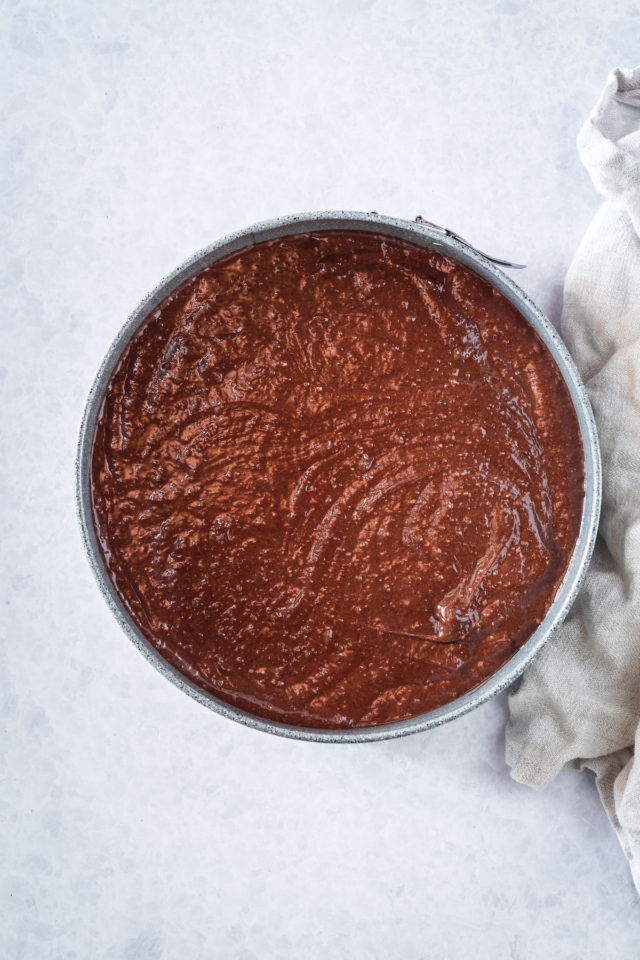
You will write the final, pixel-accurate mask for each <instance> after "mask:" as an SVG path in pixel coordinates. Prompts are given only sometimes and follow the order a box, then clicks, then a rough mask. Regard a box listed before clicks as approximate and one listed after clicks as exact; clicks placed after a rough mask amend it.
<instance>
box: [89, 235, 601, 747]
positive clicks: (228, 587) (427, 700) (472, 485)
mask: <svg viewBox="0 0 640 960" xmlns="http://www.w3.org/2000/svg"><path fill="white" fill-rule="evenodd" d="M583 481H584V476H583V458H582V449H581V442H580V436H579V431H578V424H577V421H576V416H575V413H574V411H573V407H572V404H571V402H570V398H569V395H568V391H567V389H566V387H565V385H564V382H563V380H562V378H561V376H560V374H559V372H558V370H557V368H556V366H555V364H554V362H553V360H552V358H551V356H550V355H549V353H548V351H547V350H546V348H545V347H544V346H543V344H542V343H541V341H540V340H539V339H538V337H537V335H536V334H535V333H534V332H533V330H532V329H531V328H530V327H529V325H528V324H527V323H526V321H525V320H524V319H523V318H522V317H521V316H520V314H519V313H518V311H517V310H516V309H515V308H514V307H513V306H512V305H511V304H509V303H508V301H507V300H506V299H505V298H504V297H503V296H502V295H501V294H499V293H498V292H497V291H495V290H494V289H493V288H492V287H490V286H489V285H488V284H487V283H485V282H484V281H483V280H481V279H480V278H478V277H477V276H476V275H475V274H473V273H471V272H470V271H469V270H467V269H466V268H464V267H463V266H461V265H460V264H458V263H456V262H454V261H452V260H450V259H447V258H446V257H443V256H439V255H437V254H435V253H429V252H426V251H425V250H423V249H421V248H419V247H416V246H413V245H410V244H407V243H404V242H401V241H398V240H395V239H390V238H385V237H382V236H380V235H377V234H372V233H365V232H352V233H342V232H340V233H338V232H330V233H324V234H322V233H320V234H313V235H303V236H296V237H289V238H285V239H279V240H275V241H272V242H269V243H262V244H260V245H258V246H254V247H252V248H250V249H246V250H244V251H242V252H240V253H237V254H233V255H231V256H229V257H227V258H226V259H224V260H222V261H220V262H218V263H216V264H214V265H213V266H212V267H210V268H209V269H207V270H204V271H203V272H202V273H200V274H198V275H197V276H195V277H193V278H191V279H190V280H188V281H187V282H185V283H184V284H183V285H182V286H181V287H180V288H179V289H178V290H177V292H176V293H174V294H173V295H172V296H170V297H169V298H168V299H167V300H165V301H164V303H163V304H162V305H161V306H160V308H159V309H158V310H156V311H155V312H154V313H153V315H152V316H150V317H149V318H148V319H147V320H146V321H145V322H144V323H143V324H142V326H141V328H140V329H139V330H138V332H137V333H136V335H135V336H134V338H133V339H132V340H131V341H130V343H129V345H128V346H127V348H126V349H125V351H124V353H123V355H122V357H121V360H120V362H119V365H118V367H117V369H116V370H115V372H114V375H113V377H112V380H111V383H110V385H109V387H108V389H107V391H106V394H105V399H104V402H103V406H102V409H101V414H100V418H99V423H98V428H97V432H96V437H95V442H94V451H93V474H92V495H93V509H94V522H95V527H96V531H97V534H98V538H99V541H100V544H101V549H102V553H103V556H104V560H105V564H106V566H107V568H108V571H109V574H110V576H111V578H112V579H113V582H114V583H115V585H116V587H117V589H118V591H119V593H120V595H121V597H122V599H123V601H124V603H125V605H126V606H127V608H128V610H129V611H130V613H131V615H132V617H133V618H134V620H135V621H136V623H137V624H138V626H139V627H140V629H141V630H142V631H143V633H144V634H145V635H146V636H147V637H148V639H149V640H150V641H151V643H152V644H154V646H155V647H156V648H157V649H158V650H159V651H160V653H161V654H162V656H163V657H165V658H166V660H168V661H169V662H170V663H172V664H173V665H174V666H176V667H177V668H178V669H179V670H180V671H182V672H183V673H184V674H185V675H186V676H187V677H190V678H191V679H192V680H193V681H195V683H197V684H199V685H200V686H201V687H203V688H204V689H206V690H209V691H211V692H213V693H214V694H215V695H216V696H218V697H219V698H221V699H222V700H225V701H227V702H229V703H232V704H236V705H237V706H239V707H242V708H244V709H245V710H248V711H250V712H252V713H254V714H258V715H260V716H263V717H270V718H273V719H277V720H281V721H285V722H287V723H292V724H302V725H305V726H312V727H333V728H339V727H353V726H356V727H357V726H368V725H373V724H382V723H388V722H390V721H394V720H401V719H405V718H407V717H412V716H414V715H417V714H420V713H423V712H425V711H427V710H430V709H432V708H433V707H437V706H439V705H441V704H444V703H446V702H448V701H450V700H452V699H454V698H456V697H458V696H459V695H460V694H462V693H464V692H465V691H467V690H470V689H471V688H472V687H475V686H476V685H477V684H479V683H480V682H481V681H482V680H484V679H485V678H487V677H488V676H490V675H491V674H492V673H494V672H495V671H496V670H497V669H498V668H499V667H501V666H502V665H503V664H504V663H505V662H506V661H507V660H508V659H509V658H510V657H511V656H512V654H513V653H514V651H516V650H517V649H518V647H520V646H521V645H522V644H523V643H524V642H525V640H527V638H528V637H529V636H530V635H531V634H532V633H533V631H534V630H535V628H536V626H537V625H538V623H539V622H540V621H541V619H542V618H543V617H544V614H545V612H546V611H547V609H548V608H549V606H550V604H551V602H552V600H553V597H554V595H555V593H556V591H557V589H558V586H559V584H560V583H561V581H562V579H563V576H564V574H565V572H566V569H567V566H568V562H569V560H570V557H571V554H572V552H573V549H574V546H575V542H576V538H577V534H578V529H579V525H580V516H581V510H582V500H583V491H584V482H583Z"/></svg>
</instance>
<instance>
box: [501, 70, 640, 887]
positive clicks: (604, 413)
mask: <svg viewBox="0 0 640 960" xmlns="http://www.w3.org/2000/svg"><path fill="white" fill-rule="evenodd" d="M578 149H579V151H580V156H581V159H582V161H583V163H584V165H585V167H586V168H587V170H588V171H589V174H590V175H591V179H592V181H593V183H594V185H595V187H596V188H597V190H598V191H599V192H600V193H602V194H603V195H604V196H605V197H606V202H605V203H604V204H603V205H602V207H601V208H600V209H599V211H598V213H597V214H596V216H595V217H594V220H593V222H592V223H591V225H590V226H589V229H588V230H587V232H586V234H585V236H584V238H583V240H582V243H581V244H580V247H579V248H578V251H577V253H576V255H575V258H574V260H573V263H572V264H571V267H570V269H569V272H568V273H567V278H566V281H565V289H564V304H563V311H562V321H561V333H562V336H563V339H564V341H565V343H566V344H567V346H568V348H569V350H570V351H571V353H572V355H573V357H574V359H575V361H576V364H577V366H578V369H579V370H580V373H581V374H582V377H583V379H584V381H585V384H586V387H587V392H588V394H589V398H590V401H591V405H592V407H593V412H594V415H595V418H596V423H597V425H598V435H599V438H600V446H601V453H602V466H603V500H602V514H601V519H600V527H599V535H598V540H597V543H596V548H595V552H594V556H593V560H592V562H591V565H590V567H589V571H588V573H587V578H586V580H585V583H584V585H583V587H582V590H581V592H580V594H579V596H578V599H577V601H576V603H575V605H574V607H573V609H572V611H571V614H570V615H569V617H568V618H567V620H566V622H565V623H564V625H563V626H562V627H561V628H560V630H559V631H558V632H557V634H556V635H555V636H554V637H553V638H552V639H551V640H550V641H549V643H548V644H547V645H546V647H545V648H544V649H543V651H542V653H541V654H540V656H539V657H538V658H537V659H536V661H535V662H534V663H533V664H532V665H531V667H530V668H529V670H528V671H527V672H526V674H525V676H524V679H523V682H522V684H521V686H520V688H519V689H518V691H517V692H516V693H514V694H512V695H511V697H510V698H509V706H510V714H511V716H510V720H509V723H508V725H507V734H506V753H507V762H508V763H509V764H510V766H511V773H512V776H513V777H514V778H515V779H516V780H519V781H520V782H522V783H526V784H529V785H530V786H532V787H535V788H537V789H540V788H542V787H544V786H545V785H546V784H547V783H548V782H549V781H550V780H552V779H553V777H555V776H556V774H557V773H558V772H559V771H560V770H561V769H562V768H563V767H566V766H571V767H578V768H584V767H586V768H588V769H590V770H593V771H594V773H595V775H596V780H597V784H598V789H599V791H600V796H601V798H602V802H603V803H604V806H605V808H606V810H607V813H608V815H609V817H610V819H611V822H612V824H613V826H614V828H615V830H616V832H617V834H618V837H619V839H620V842H621V844H622V848H623V850H624V852H625V854H626V855H627V857H628V858H629V861H630V865H631V871H632V874H633V878H634V881H635V884H636V887H637V888H638V890H639V891H640V759H639V760H638V762H636V740H638V739H639V738H640V67H637V68H635V69H633V70H614V71H613V72H612V73H611V75H610V76H609V79H608V81H607V84H606V86H605V88H604V90H603V92H602V94H601V96H600V99H599V101H598V103H597V104H596V106H595V107H594V109H593V111H592V113H591V116H590V117H589V119H588V120H587V122H586V123H585V125H584V127H583V128H582V130H581V131H580V134H579V136H578ZM638 748H640V743H639V744H638Z"/></svg>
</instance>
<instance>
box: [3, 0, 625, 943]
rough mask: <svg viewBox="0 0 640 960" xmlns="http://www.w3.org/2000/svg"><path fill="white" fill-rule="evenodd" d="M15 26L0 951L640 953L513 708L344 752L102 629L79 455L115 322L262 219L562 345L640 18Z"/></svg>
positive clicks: (159, 3)
mask: <svg viewBox="0 0 640 960" xmlns="http://www.w3.org/2000/svg"><path fill="white" fill-rule="evenodd" d="M3 20H4V21H5V24H6V26H7V27H8V30H7V32H6V34H5V35H4V36H3V39H2V55H1V57H0V69H1V70H2V74H3V75H4V80H3V83H2V95H1V101H2V120H3V127H4V128H5V129H8V137H7V138H6V139H5V140H4V143H3V146H2V149H3V151H4V153H5V160H4V164H3V172H4V173H5V175H6V179H3V181H2V187H1V190H2V210H3V231H2V236H3V240H4V242H5V247H4V256H3V258H2V260H1V262H0V274H1V275H0V287H1V291H2V305H3V309H2V321H1V322H2V334H3V336H2V350H1V352H0V391H1V396H0V416H1V417H2V460H1V471H2V479H1V485H2V487H1V501H0V502H1V510H2V517H1V542H2V561H1V564H2V567H1V573H2V579H1V583H2V618H1V619H2V623H1V630H2V639H3V643H2V649H1V657H2V662H1V665H0V684H1V686H2V691H3V692H2V707H1V710H2V720H3V722H2V731H3V732H2V750H1V777H2V786H1V794H0V859H1V863H2V867H1V874H0V888H1V890H0V892H1V895H2V905H1V906H0V957H2V958H3V960H4V958H10V960H32V958H33V960H40V958H56V960H58V958H60V960H62V958H68V960H71V958H78V960H89V958H91V960H93V958H97V960H103V958H104V960H127V958H133V960H164V958H167V960H169V958H171V960H172V958H176V957H180V958H182V957H188V958H190V960H197V958H203V960H210V958H216V960H217V958H225V960H227V958H228V960H288V958H296V960H298V958H303V960H325V958H326V957H346V958H350V960H351V958H353V960H369V958H380V960H383V958H384V960H387V958H396V957H398V958H403V960H418V958H429V960H434V958H435V960H449V958H460V957H464V958H466V957H472V956H473V957H480V958H492V960H494V958H497V960H499V958H508V960H534V958H536V960H537V958H545V960H585V958H598V960H600V958H610V957H611V958H613V957H615V958H617V960H635V958H637V957H638V954H639V952H640V948H639V947H638V943H639V937H640V912H639V910H638V903H637V898H636V895H635V893H634V891H633V889H632V886H631V882H630V879H629V875H628V871H627V865H626V862H625V860H624V857H623V855H622V853H621V851H620V850H619V848H618V844H617V841H616V839H615V836H614V834H613V832H612V831H611V829H610V828H609V825H608V823H607V821H606V817H605V815H604V813H603V812H602V810H601V808H600V804H599V802H598V798H597V795H596V792H595V789H594V786H593V782H592V780H591V778H590V776H589V775H586V774H585V775H581V774H578V773H573V772H572V773H566V774H563V775H562V776H561V777H560V778H559V779H558V780H557V782H556V783H554V784H553V785H552V786H551V787H550V788H549V789H548V790H547V791H545V792H543V793H542V794H535V793H533V792H532V791H530V790H528V789H526V788H524V787H520V786H518V785H517V784H515V783H513V782H512V781H511V780H510V779H509V774H508V770H507V769H506V767H505V763H504V759H503V727H504V722H505V716H506V700H505V698H504V697H503V698H499V699H497V700H495V701H493V702H491V703H490V704H488V705H486V706H484V707H483V708H481V709H480V710H478V711H476V712H475V713H472V714H471V715H469V716H466V717H464V718H463V719H461V720H459V721H456V722H455V723H454V724H452V725H450V726H448V727H446V728H444V729H441V730H438V731H435V732H432V733H428V734H425V735H421V736H414V737H412V738H409V739H405V740H401V741H394V742H390V743H376V744H366V745H354V746H333V745H313V744H306V743H294V742H289V741H286V740H279V739H275V738H270V737H268V736H266V735H263V734H259V733H254V732H252V731H250V730H247V729H244V728H243V727H241V726H238V725H235V724H233V723H231V722H229V721H225V720H223V719H222V718H220V717H218V716H216V715H215V714H212V713H209V712H208V711H207V710H205V709H203V708H202V707H200V706H198V705H197V704H196V703H194V702H192V701H191V700H190V699H188V698H187V697H186V696H184V695H183V694H181V693H180V692H179V691H178V690H177V689H176V688H175V687H173V686H171V685H170V684H169V683H167V682H166V681H164V680H163V679H162V677H161V676H160V675H159V674H157V673H156V672H155V671H154V670H152V669H151V667H149V666H148V664H147V663H145V662H144V661H143V659H142V658H141V657H140V655H139V654H138V653H137V652H136V651H135V649H134V648H133V646H132V645H131V644H130V643H129V641H128V640H127V639H126V638H125V637H124V635H123V634H122V633H121V632H120V630H119V629H118V627H117V626H116V624H115V622H114V620H113V619H112V617H111V614H110V613H109V612H108V610H107V608H106V606H105V604H104V603H103V602H102V600H101V598H100V595H99V593H98V591H97V588H96V587H95V585H94V583H93V581H92V578H91V575H90V573H89V568H88V565H87V563H86V561H85V559H84V557H83V555H82V551H81V546H80V538H79V535H78V532H77V529H76V520H75V516H74V505H73V458H74V447H75V442H76V433H77V428H78V424H79V417H80V412H81V408H82V404H83V400H84V397H85V394H86V391H87V389H88V387H89V384H90V381H91V379H92V377H93V374H94V372H95V370H96V368H97V366H98V363H99V361H100V359H101V357H102V355H103V353H104V351H105V349H106V347H107V345H108V344H109V342H110V340H111V339H112V337H113V335H114V333H115V332H116V330H117V329H118V328H119V326H120V325H121V323H122V322H123V320H124V318H125V317H126V316H127V314H128V312H129V311H130V310H131V309H132V307H133V306H134V305H135V304H136V303H137V302H138V300H139V299H140V298H141V297H142V296H143V294H145V293H146V292H147V291H148V290H149V289H150V288H151V287H153V286H154V284H155V283H156V281H157V280H158V279H159V278H160V277H161V276H162V275H163V274H165V273H166V272H167V271H169V270H171V269H172V268H173V267H174V266H175V265H176V264H177V263H178V262H180V261H181V260H182V259H184V258H185V257H187V256H188V255H189V254H190V253H191V252H192V251H194V250H196V249H197V248H199V247H201V246H203V245H205V244H207V243H209V242H210V241H212V240H213V239H215V238H217V237H219V236H220V235H222V234H224V233H225V232H227V231H230V230H233V229H235V228H238V227H242V226H244V225H246V224H249V223H251V222H253V221H256V220H260V219H263V218H267V217H271V216H275V215H277V214H281V213H290V212H295V211H301V210H315V209H322V208H325V209H327V208H342V207H345V208H351V209H364V210H369V209H376V210H379V211H381V212H384V213H388V214H391V215H396V216H409V217H411V216H414V215H416V214H418V213H421V214H423V215H425V216H427V217H428V218H429V219H431V220H435V221H436V222H441V223H445V224H448V225H450V226H451V227H453V228H455V229H456V230H458V231H459V232H460V233H462V234H463V235H464V236H467V237H469V238H470V239H472V240H473V241H475V242H476V243H477V244H478V245H479V246H480V247H482V248H483V249H487V250H488V251H490V252H493V253H495V254H497V255H502V256H506V257H510V258H512V259H515V260H521V261H524V262H526V263H528V264H529V268H528V270H527V271H525V273H524V274H523V275H520V276H519V278H518V279H520V280H521V282H522V284H523V285H524V287H525V288H526V289H527V290H528V291H529V292H530V293H531V294H532V295H533V296H534V298H535V299H536V300H537V301H538V302H539V304H540V305H541V306H542V307H543V308H544V309H546V310H547V311H548V312H549V313H550V315H551V317H552V319H554V320H557V318H558V313H559V308H560V301H561V286H562V279H563V275H564V273H565V270H566V267H567V264H568V262H569V259H570V257H571V255H572V252H573V251H574V249H575V247H576V245H577V243H578V242H579V239H580V236H581V234H582V232H583V230H584V228H585V226H586V225H587V223H588V221H589V219H590V217H591V216H592V214H593V212H594V210H595V209H596V207H597V204H598V198H597V196H596V195H595V193H594V191H593V188H592V187H591V184H590V182H589V180H588V177H587V175H586V173H585V172H584V171H583V170H582V168H581V166H580V164H579V161H578V158H577V155H576V151H575V147H574V140H575V136H576V133H577V131H578V129H579V127H580V124H581V123H582V121H583V119H584V117H585V116H586V114H587V113H588V111H589V109H590V107H591V105H592V103H593V102H594V100H595V98H596V96H597V95H598V93H599V90H600V88H601V87H602V85H603V83H604V81H605V79H606V76H607V73H608V71H609V69H610V68H611V67H613V66H617V65H627V66H632V65H633V64H634V62H635V61H636V60H637V59H638V45H637V40H638V37H639V26H640V7H639V6H638V4H637V3H635V2H628V3H625V2H622V3H620V4H617V5H615V6H614V5H606V4H604V3H603V2H602V0H570V2H566V3H557V2H556V0H538V2H537V3H524V2H522V0H499V2H497V3H489V2H483V0H479V2H471V0H467V2H463V3H454V2H451V0H449V2H444V0H439V2H432V3H426V2H417V0H395V2H394V0H379V2H374V0H369V2H360V0H343V2H338V0H325V2H320V0H307V2H301V0H298V2H296V0H277V2H268V0H261V2H246V0H245V2H243V0H230V2H229V0H222V2H211V0H209V2H198V0H182V2H178V0H173V2H165V0H154V2H146V3H137V4H132V3H129V2H124V0H110V2H108V3H101V4H92V3H89V2H86V0H84V2H83V0H58V2H56V3H50V2H45V0H26V2H12V0H7V2H5V3H4V4H3ZM5 24H3V25H5ZM634 41H636V42H635V43H634Z"/></svg>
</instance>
